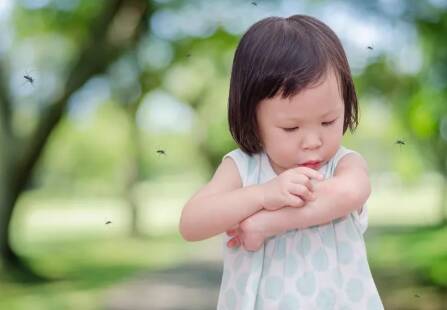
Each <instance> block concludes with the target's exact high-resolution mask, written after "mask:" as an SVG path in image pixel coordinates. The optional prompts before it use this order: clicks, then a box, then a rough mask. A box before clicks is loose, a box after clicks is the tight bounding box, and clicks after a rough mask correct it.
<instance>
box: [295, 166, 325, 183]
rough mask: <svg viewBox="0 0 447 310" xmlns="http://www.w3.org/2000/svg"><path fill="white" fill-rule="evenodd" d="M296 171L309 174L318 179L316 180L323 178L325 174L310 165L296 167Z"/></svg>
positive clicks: (310, 176)
mask: <svg viewBox="0 0 447 310" xmlns="http://www.w3.org/2000/svg"><path fill="white" fill-rule="evenodd" d="M294 170H295V171H296V172H298V173H301V174H304V175H306V176H308V177H309V178H312V179H316V180H320V181H321V180H323V178H324V177H323V175H322V174H321V173H320V172H318V171H317V170H315V169H312V168H309V167H297V168H295V169H294Z"/></svg>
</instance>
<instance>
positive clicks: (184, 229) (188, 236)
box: [178, 214, 196, 241]
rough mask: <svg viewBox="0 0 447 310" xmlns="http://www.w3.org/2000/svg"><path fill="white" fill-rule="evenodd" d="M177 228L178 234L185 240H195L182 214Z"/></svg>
mask: <svg viewBox="0 0 447 310" xmlns="http://www.w3.org/2000/svg"><path fill="white" fill-rule="evenodd" d="M178 230H179V232H180V235H181V236H182V238H183V239H184V240H185V241H196V240H195V239H194V236H193V234H192V233H191V229H190V228H189V226H188V225H187V223H186V220H185V217H184V215H183V214H182V216H181V217H180V222H179V225H178Z"/></svg>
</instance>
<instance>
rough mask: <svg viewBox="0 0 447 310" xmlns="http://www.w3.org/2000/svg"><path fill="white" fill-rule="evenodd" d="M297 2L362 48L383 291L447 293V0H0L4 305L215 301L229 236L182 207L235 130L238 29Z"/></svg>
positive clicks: (360, 139)
mask: <svg viewBox="0 0 447 310" xmlns="http://www.w3.org/2000/svg"><path fill="white" fill-rule="evenodd" d="M293 14H308V15H312V16H315V17H317V18H319V19H320V20H322V21H323V22H325V23H326V24H327V25H329V26H330V27H331V28H332V29H333V30H334V31H335V32H336V33H337V35H338V36H339V38H340V39H341V41H342V44H343V46H344V48H345V51H346V53H347V56H348V60H349V62H350V65H351V71H352V74H353V77H354V81H355V85H356V89H357V94H358V97H359V102H360V125H359V127H358V128H357V130H356V131H355V132H354V133H353V134H351V133H349V132H348V133H347V134H346V136H345V137H344V143H343V144H344V145H345V146H347V147H349V148H352V149H354V150H357V151H358V152H360V153H361V154H363V156H364V157H365V158H366V159H367V160H368V164H369V169H370V176H371V181H372V187H373V192H372V195H371V197H370V199H369V200H368V202H367V205H368V209H369V228H368V231H367V232H366V234H365V240H366V244H367V248H368V259H369V262H370V266H371V269H372V273H373V276H374V279H375V281H376V284H377V286H378V289H379V293H380V295H381V297H382V299H383V302H384V305H385V308H386V309H405V310H411V309H429V310H432V309H433V310H438V309H439V310H440V309H446V308H447V228H446V224H447V182H446V180H447V39H446V38H447V1H446V0H420V1H416V0H412V1H404V0H381V1H378V0H373V1H298V0H279V1H268V0H258V1H245V0H238V1H237V0H233V1H231V0H219V1H206V0H196V1H181V0H177V1H175V0H172V1H170V0H163V1H162V0H157V1H147V0H127V1H119V0H108V1H105V0H102V1H88V0H0V125H1V126H0V255H1V257H0V309H213V308H214V309H215V306H216V301H217V292H218V289H219V284H220V276H221V254H222V252H221V250H222V249H221V247H222V244H221V237H222V236H216V237H214V238H211V239H209V240H206V241H201V242H194V243H190V242H186V241H184V240H182V238H181V236H180V235H179V232H178V221H179V217H180V213H181V209H182V208H183V206H184V204H185V202H186V201H187V200H188V199H189V198H190V197H191V196H192V195H193V194H194V193H195V192H196V191H197V190H198V189H199V188H200V187H202V186H203V185H204V184H205V183H206V182H207V181H208V180H209V179H210V177H211V176H212V174H213V172H214V170H215V168H216V167H217V165H218V164H219V163H220V161H221V158H222V156H223V155H224V154H225V153H227V152H228V151H230V150H232V149H234V148H236V145H235V144H234V142H233V141H232V139H231V135H230V133H229V130H228V125H227V118H226V116H227V112H226V109H227V99H228V89H229V78H230V70H231V64H232V59H233V55H234V51H235V48H236V46H237V42H238V41H239V39H240V37H241V35H242V34H243V33H244V32H245V31H246V30H247V29H248V27H249V26H250V25H251V24H253V23H254V22H256V21H258V20H260V19H262V18H264V17H267V16H271V15H276V16H283V17H287V16H290V15H293Z"/></svg>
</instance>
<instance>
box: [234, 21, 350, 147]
mask: <svg viewBox="0 0 447 310" xmlns="http://www.w3.org/2000/svg"><path fill="white" fill-rule="evenodd" d="M329 69H333V70H334V72H335V73H336V76H337V81H338V84H339V89H340V93H341V94H342V96H343V101H344V105H345V118H344V123H343V134H344V133H345V132H346V130H347V129H348V127H349V129H350V130H351V132H353V130H354V129H355V128H356V127H357V125H358V104H357V95H356V92H355V88H354V82H353V80H352V76H351V71H350V69H349V64H348V61H347V59H346V55H345V52H344V50H343V46H342V45H341V42H340V40H339V39H338V37H337V35H336V34H335V33H334V32H333V31H332V30H331V29H330V28H329V27H328V26H327V25H326V24H324V23H323V22H321V21H319V20H318V19H316V18H314V17H310V16H306V15H293V16H290V17H288V18H283V17H275V16H273V17H268V18H265V19H262V20H260V21H258V22H256V23H255V24H253V25H252V26H251V27H250V28H249V29H248V30H247V32H246V33H245V34H244V35H243V36H242V38H241V40H240V42H239V45H238V46H237V48H236V52H235V54H234V59H233V67H232V71H231V80H230V93H229V98H228V122H229V127H230V132H231V135H232V136H233V138H234V139H235V141H236V143H237V144H238V145H239V147H240V148H241V149H242V150H243V151H244V152H246V153H248V154H250V155H251V154H254V153H258V152H260V151H262V146H261V140H260V136H259V128H258V124H257V119H256V107H257V105H258V104H259V103H260V102H261V101H262V100H264V99H266V98H272V97H274V96H275V95H276V94H278V92H279V91H281V94H282V97H283V98H289V97H293V96H294V95H296V94H298V93H299V92H300V91H301V90H303V89H304V88H306V87H308V86H311V85H313V84H314V83H316V82H318V81H320V80H321V78H322V77H324V76H325V74H326V73H327V72H328V71H329Z"/></svg>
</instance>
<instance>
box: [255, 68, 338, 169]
mask: <svg viewBox="0 0 447 310" xmlns="http://www.w3.org/2000/svg"><path fill="white" fill-rule="evenodd" d="M329 72H330V73H329V74H328V75H326V76H325V77H324V82H323V83H320V84H319V85H318V86H313V88H306V89H304V90H302V91H301V92H300V93H298V94H297V95H296V96H294V97H292V98H289V99H282V98H281V97H280V96H279V95H277V96H275V97H273V98H271V99H266V100H263V101H262V102H261V103H260V104H259V105H258V108H257V111H256V115H257V120H258V125H259V130H260V135H261V140H262V144H263V148H264V151H265V152H266V153H267V154H268V155H269V158H270V161H271V165H272V167H273V170H274V171H275V172H276V173H277V174H280V173H281V172H283V171H285V170H287V169H291V168H294V167H297V166H299V165H302V164H303V163H305V162H308V161H314V160H315V161H320V164H319V165H317V166H316V167H312V168H314V169H319V168H320V167H322V166H323V165H324V164H325V163H326V162H327V161H328V160H329V159H330V158H331V157H332V156H333V155H334V154H335V153H336V152H337V150H338V148H339V146H340V144H341V140H342V137H343V120H344V103H343V98H342V96H341V94H340V91H339V87H338V84H337V79H336V76H335V74H334V73H333V72H332V70H330V71H329ZM287 128H294V129H290V130H287V131H286V130H285V129H287Z"/></svg>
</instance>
